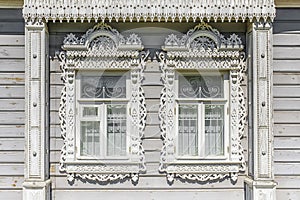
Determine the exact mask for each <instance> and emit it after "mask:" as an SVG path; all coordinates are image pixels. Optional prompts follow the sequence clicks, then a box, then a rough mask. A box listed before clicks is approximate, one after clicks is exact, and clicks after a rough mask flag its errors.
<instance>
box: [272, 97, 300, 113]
mask: <svg viewBox="0 0 300 200" xmlns="http://www.w3.org/2000/svg"><path fill="white" fill-rule="evenodd" d="M273 107H274V110H275V111H276V110H277V111H278V110H280V111H287V110H291V111H293V110H294V111H296V110H300V98H274V105H273Z"/></svg>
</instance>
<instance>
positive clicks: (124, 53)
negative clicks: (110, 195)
mask: <svg viewBox="0 0 300 200" xmlns="http://www.w3.org/2000/svg"><path fill="white" fill-rule="evenodd" d="M62 48H63V50H64V51H62V52H60V54H59V55H58V58H59V60H60V66H61V70H62V80H63V82H64V87H63V89H62V94H61V102H60V108H59V119H60V126H61V130H62V137H63V139H64V144H63V147H62V150H61V159H60V171H61V172H64V173H66V174H67V179H68V181H69V182H73V181H74V180H75V178H78V179H81V180H88V181H97V182H101V183H109V182H110V181H121V180H123V179H125V178H130V179H131V180H132V182H133V183H135V182H137V181H138V178H139V174H140V173H143V172H145V170H146V166H145V155H144V149H143V146H142V137H143V135H144V128H145V124H146V105H145V96H144V90H143V87H142V80H143V77H144V76H143V71H144V68H145V61H146V59H147V57H148V55H149V52H143V51H142V50H143V48H144V47H143V45H142V42H141V38H140V37H139V36H138V35H136V34H131V35H129V36H128V37H124V36H122V35H121V34H120V33H119V32H118V31H117V30H115V29H113V28H111V27H110V26H108V25H107V24H105V23H103V22H102V23H99V24H97V25H95V26H94V27H93V28H91V29H89V30H88V31H87V32H86V33H85V34H83V35H82V36H80V37H77V36H75V35H74V34H72V33H70V34H68V35H67V36H66V37H65V39H64V45H63V46H62ZM95 71H98V72H99V71H101V72H104V73H107V74H110V73H112V74H114V75H116V74H118V73H121V72H124V73H127V72H128V74H126V76H128V79H127V78H126V98H122V99H118V100H117V101H120V102H127V109H126V110H127V114H128V115H127V122H126V123H127V124H130V126H129V127H127V129H128V130H127V133H126V138H127V140H128V141H127V143H128V146H127V147H126V151H128V154H127V156H126V158H124V157H122V158H117V157H107V156H103V157H98V158H95V159H88V158H87V157H81V156H79V155H80V148H78V147H80V135H78V132H80V131H76V129H78V127H79V125H78V124H79V123H77V122H78V120H79V118H78V112H79V111H80V110H81V109H83V108H81V107H84V105H89V104H90V105H89V106H92V105H93V102H96V103H95V105H94V106H96V107H97V104H98V107H100V106H99V104H100V103H99V102H101V101H102V102H110V99H95V98H92V99H89V98H78V97H81V96H78V95H80V82H79V83H78V78H79V77H80V76H77V75H80V74H91V73H93V72H95ZM81 76H82V75H81ZM127 84H129V85H128V88H127ZM79 105H80V106H79ZM102 105H107V104H104V103H103V104H102ZM102 107H103V109H104V107H106V106H102ZM98 111H99V114H101V113H100V108H98ZM104 112H106V109H105V111H104ZM80 114H81V113H80ZM104 114H105V113H103V112H102V115H104ZM99 117H100V116H99ZM102 118H104V116H102ZM105 121H106V120H105ZM127 136H128V137H127ZM106 142H107V141H106V140H105V143H106ZM78 152H79V154H78Z"/></svg>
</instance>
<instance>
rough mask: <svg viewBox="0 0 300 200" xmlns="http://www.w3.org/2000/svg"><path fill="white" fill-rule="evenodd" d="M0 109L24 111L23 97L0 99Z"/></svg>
mask: <svg viewBox="0 0 300 200" xmlns="http://www.w3.org/2000/svg"><path fill="white" fill-rule="evenodd" d="M0 110H1V111H13V112H15V111H24V110H25V102H24V99H0ZM0 132H1V131H0Z"/></svg>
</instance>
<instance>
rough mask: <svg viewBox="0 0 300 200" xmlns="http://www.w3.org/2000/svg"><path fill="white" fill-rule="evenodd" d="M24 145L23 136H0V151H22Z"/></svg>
mask: <svg viewBox="0 0 300 200" xmlns="http://www.w3.org/2000/svg"><path fill="white" fill-rule="evenodd" d="M24 145H25V141H24V138H0V150H1V151H10V150H14V151H23V150H24Z"/></svg>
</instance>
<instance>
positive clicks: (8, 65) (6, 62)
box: [0, 59, 25, 72]
mask: <svg viewBox="0 0 300 200" xmlns="http://www.w3.org/2000/svg"><path fill="white" fill-rule="evenodd" d="M24 71H25V61H24V59H0V72H24Z"/></svg>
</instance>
